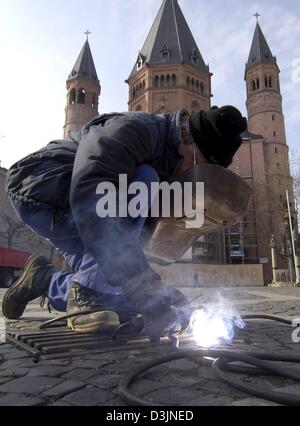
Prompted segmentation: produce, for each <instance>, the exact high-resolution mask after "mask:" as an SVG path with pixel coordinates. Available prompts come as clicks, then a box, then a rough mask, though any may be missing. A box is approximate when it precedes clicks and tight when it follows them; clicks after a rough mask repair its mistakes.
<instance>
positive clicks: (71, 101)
mask: <svg viewBox="0 0 300 426" xmlns="http://www.w3.org/2000/svg"><path fill="white" fill-rule="evenodd" d="M75 102H76V90H75V89H72V90H71V92H70V95H69V105H74V104H75Z"/></svg>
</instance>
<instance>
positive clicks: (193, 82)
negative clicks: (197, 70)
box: [192, 78, 195, 90]
mask: <svg viewBox="0 0 300 426" xmlns="http://www.w3.org/2000/svg"><path fill="white" fill-rule="evenodd" d="M192 90H195V80H194V79H193V78H192Z"/></svg>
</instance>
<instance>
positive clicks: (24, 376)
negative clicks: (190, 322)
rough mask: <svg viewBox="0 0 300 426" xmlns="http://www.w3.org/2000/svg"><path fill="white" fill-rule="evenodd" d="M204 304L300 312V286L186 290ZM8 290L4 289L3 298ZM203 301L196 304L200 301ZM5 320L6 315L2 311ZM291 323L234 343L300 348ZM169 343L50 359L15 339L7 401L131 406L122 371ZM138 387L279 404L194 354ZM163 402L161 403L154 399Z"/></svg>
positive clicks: (263, 380) (3, 367)
mask: <svg viewBox="0 0 300 426" xmlns="http://www.w3.org/2000/svg"><path fill="white" fill-rule="evenodd" d="M183 291H184V292H185V293H186V295H187V296H188V298H189V299H190V300H191V301H192V300H194V299H195V298H197V304H210V303H214V302H216V301H217V300H218V296H219V295H221V296H222V297H224V298H225V299H226V300H230V301H231V303H232V305H233V306H235V307H236V309H237V310H238V311H239V312H240V314H249V313H251V314H252V313H264V314H276V315H282V316H284V317H292V318H300V289H294V288H276V289H275V288H274V289H271V288H257V287H256V288H245V289H242V288H226V289H219V290H216V289H197V290H196V289H183ZM4 292H5V290H0V300H2V297H3V295H4ZM195 303H196V302H195ZM0 318H1V317H0ZM45 319H49V314H48V313H47V312H45V311H44V310H41V308H40V307H39V305H38V304H37V303H32V304H31V305H30V307H29V308H28V310H27V311H26V315H25V316H24V318H22V321H20V322H16V323H15V322H8V323H7V327H8V328H11V329H13V328H16V327H18V328H21V329H23V328H24V329H26V327H28V326H29V325H32V323H33V322H34V323H39V321H44V320H45ZM292 331H293V329H292V328H291V327H288V326H285V325H281V324H278V323H272V322H259V323H250V324H249V325H248V326H247V328H246V329H245V330H243V331H239V332H238V335H237V336H236V340H235V342H234V344H233V346H232V347H235V345H239V342H243V345H244V346H243V347H245V346H246V347H247V348H249V349H255V350H266V351H274V352H276V353H278V352H280V351H287V350H288V351H297V352H298V353H299V354H300V343H299V344H295V343H293V342H292V337H291V335H292ZM170 351H171V349H170V348H169V347H167V346H163V345H162V346H156V347H153V346H149V347H148V348H146V349H141V348H138V347H137V348H136V349H134V350H132V349H131V350H128V349H127V350H126V349H125V348H123V347H121V348H120V349H119V350H118V351H116V350H110V352H104V353H101V354H95V353H87V354H86V355H84V356H80V357H77V358H66V359H51V360H42V361H40V362H39V363H38V364H34V362H33V360H32V358H30V357H29V356H28V355H27V354H26V353H25V352H23V351H20V350H18V349H16V348H14V347H13V346H11V345H9V344H3V345H0V406H9V405H11V406H16V405H17V406H22V405H30V406H38V405H49V406H62V405H63V406H68V405H70V406H76V405H80V406H82V405H88V406H91V405H98V406H112V407H113V406H124V405H125V404H124V403H123V401H122V400H121V399H120V397H119V396H118V384H119V381H120V379H121V377H122V376H123V375H124V374H126V373H128V372H130V371H132V370H133V369H134V368H136V367H137V366H138V365H140V364H141V363H145V362H147V361H149V360H152V359H154V358H156V357H158V356H161V355H163V354H166V353H167V352H170ZM244 379H245V381H248V382H249V381H252V382H255V383H260V384H261V385H264V386H266V385H267V386H271V387H273V388H276V389H281V390H285V391H287V392H289V393H295V394H299V393H300V384H299V383H298V384H295V383H294V382H292V381H288V380H284V379H280V378H276V379H275V378H270V377H260V378H255V379H254V378H251V379H249V378H247V377H245V378H244ZM132 389H133V391H134V393H135V394H136V395H139V396H143V397H145V398H147V399H148V400H150V401H157V402H159V403H161V404H166V405H178V404H180V405H183V406H202V405H214V406H217V405H234V406H238V405H276V404H275V403H272V402H269V401H265V400H262V399H258V398H252V397H249V396H248V395H246V394H244V393H242V392H239V391H236V390H234V389H232V388H229V387H228V386H226V385H223V384H221V383H220V382H218V381H217V380H216V379H215V378H214V376H213V373H212V372H211V371H210V369H208V368H206V367H201V366H199V364H197V363H195V362H193V361H191V360H180V361H176V362H175V361H174V362H170V363H168V364H164V365H163V366H160V367H157V368H155V369H153V370H151V372H150V373H147V374H144V375H143V376H142V377H141V379H140V380H139V381H137V382H136V383H135V384H134V385H133V387H132ZM154 405H155V402H154Z"/></svg>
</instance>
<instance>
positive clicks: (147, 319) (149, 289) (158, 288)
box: [124, 268, 190, 341]
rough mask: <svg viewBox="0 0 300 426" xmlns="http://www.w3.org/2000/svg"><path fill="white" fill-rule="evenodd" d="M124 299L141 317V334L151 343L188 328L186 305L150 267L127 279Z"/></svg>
mask: <svg viewBox="0 0 300 426" xmlns="http://www.w3.org/2000/svg"><path fill="white" fill-rule="evenodd" d="M124 292H125V295H126V297H127V298H128V299H129V300H130V301H131V303H133V304H134V305H135V307H136V308H137V309H138V310H139V311H140V313H141V314H142V315H143V320H144V331H143V334H144V335H146V336H149V337H150V339H151V340H152V341H157V340H159V338H160V337H161V336H164V335H166V333H168V334H173V333H174V332H176V331H177V332H180V331H183V330H185V329H186V328H187V327H188V326H189V321H190V319H189V312H188V310H189V309H188V302H187V299H186V298H185V296H184V295H183V294H182V293H181V292H180V291H179V290H177V289H175V288H171V287H169V286H167V285H166V284H164V283H163V282H162V281H161V278H160V276H159V275H157V274H156V273H155V272H154V271H152V270H151V269H150V268H149V270H148V271H146V272H145V273H143V274H142V275H139V276H138V277H135V278H134V279H132V280H130V282H128V283H127V285H126V286H125V288H124Z"/></svg>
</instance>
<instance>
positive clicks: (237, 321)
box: [189, 299, 245, 348]
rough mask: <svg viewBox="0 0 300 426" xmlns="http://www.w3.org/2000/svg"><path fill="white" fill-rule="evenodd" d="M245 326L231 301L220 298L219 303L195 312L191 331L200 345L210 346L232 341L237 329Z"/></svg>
mask: <svg viewBox="0 0 300 426" xmlns="http://www.w3.org/2000/svg"><path fill="white" fill-rule="evenodd" d="M244 327H245V323H244V321H243V320H242V318H241V316H240V315H239V314H238V312H236V310H235V309H234V308H233V307H232V306H231V305H230V302H229V301H226V300H225V299H220V300H219V302H218V303H216V304H212V305H209V306H207V307H206V308H205V309H197V310H196V311H195V312H194V313H193V315H192V318H191V323H190V329H189V332H190V334H191V335H192V336H193V337H194V339H195V343H196V344H197V345H198V346H201V347H203V348H210V347H213V346H217V345H220V344H222V343H231V342H232V341H233V339H234V336H235V332H236V329H237V328H239V329H243V328H244Z"/></svg>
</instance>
